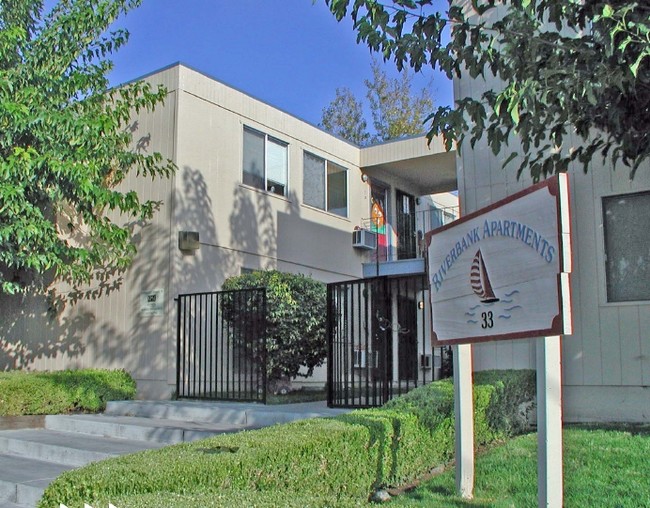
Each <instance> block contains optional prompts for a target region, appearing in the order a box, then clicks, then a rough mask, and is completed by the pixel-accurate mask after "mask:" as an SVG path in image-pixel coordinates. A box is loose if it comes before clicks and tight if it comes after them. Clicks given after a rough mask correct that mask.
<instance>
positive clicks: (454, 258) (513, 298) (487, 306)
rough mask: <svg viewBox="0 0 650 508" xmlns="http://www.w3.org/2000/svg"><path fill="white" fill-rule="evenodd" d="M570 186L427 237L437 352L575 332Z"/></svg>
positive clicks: (538, 189) (534, 194)
mask: <svg viewBox="0 0 650 508" xmlns="http://www.w3.org/2000/svg"><path fill="white" fill-rule="evenodd" d="M568 212H569V208H568V180H567V176H566V175H565V174H561V175H558V176H556V177H553V178H551V179H549V180H546V181H545V182H542V183H540V184H537V185H535V186H533V187H530V188H528V189H526V190H524V191H522V192H520V193H518V194H515V195H513V196H510V197H509V198H507V199H504V200H502V201H499V202H498V203H494V204H493V205H491V206H489V207H487V208H484V209H482V210H479V211H477V212H475V213H472V214H470V215H467V216H465V217H463V218H461V219H459V220H458V221H455V222H453V223H451V224H449V225H447V226H443V227H442V228H440V229H437V230H435V231H432V232H430V233H428V234H427V242H428V250H427V254H428V259H427V269H428V278H429V283H430V285H431V291H430V294H431V309H432V316H433V317H432V328H433V334H432V337H433V342H434V344H435V345H442V344H460V343H471V342H479V341H485V340H497V339H514V338H523V337H536V336H548V335H561V334H568V333H571V316H570V305H569V303H570V302H569V281H568V273H569V272H570V271H571V249H570V238H569V222H570V221H569V213H568Z"/></svg>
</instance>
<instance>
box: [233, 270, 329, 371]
mask: <svg viewBox="0 0 650 508" xmlns="http://www.w3.org/2000/svg"><path fill="white" fill-rule="evenodd" d="M254 288H266V298H267V305H266V307H267V320H266V332H267V333H266V337H267V342H266V355H267V356H266V361H267V374H268V379H269V381H276V380H279V379H283V378H290V379H291V378H295V377H296V376H303V377H309V376H311V375H312V374H313V372H314V368H315V367H318V366H320V365H322V364H323V362H324V361H325V358H326V357H327V341H326V338H325V314H326V287H325V284H323V283H321V282H318V281H315V280H313V279H312V278H310V277H306V276H304V275H294V274H290V273H282V272H278V271H275V270H269V271H257V272H252V273H247V274H243V275H239V276H237V277H231V278H229V279H227V280H226V281H225V282H224V284H223V289H224V290H226V291H228V290H236V289H254ZM247 313H249V311H248V309H247V307H246V306H243V307H238V306H236V305H233V302H232V301H231V300H229V299H227V298H226V299H224V314H225V315H226V316H227V318H228V320H229V321H230V324H231V326H232V327H233V329H234V330H235V332H236V333H235V334H234V336H235V337H238V336H242V333H241V330H238V329H239V328H242V327H241V326H240V323H249V322H250V320H251V318H250V316H247ZM252 343H253V342H252V341H246V344H252ZM252 353H253V355H256V354H260V353H259V352H257V351H252ZM301 367H305V368H306V369H307V371H306V372H304V373H301V372H300V369H301Z"/></svg>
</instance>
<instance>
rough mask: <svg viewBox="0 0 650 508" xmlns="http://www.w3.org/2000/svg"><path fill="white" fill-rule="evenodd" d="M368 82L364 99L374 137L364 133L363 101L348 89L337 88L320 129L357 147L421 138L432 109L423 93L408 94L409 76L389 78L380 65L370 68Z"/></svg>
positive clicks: (425, 93) (365, 124)
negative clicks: (408, 138)
mask: <svg viewBox="0 0 650 508" xmlns="http://www.w3.org/2000/svg"><path fill="white" fill-rule="evenodd" d="M371 71H372V79H366V80H364V84H365V86H366V99H367V100H368V104H369V107H370V113H371V114H372V120H373V127H374V134H373V135H371V134H370V132H368V125H367V123H366V120H365V119H364V115H363V101H362V100H361V99H358V98H356V97H355V96H354V94H353V93H352V92H351V91H350V89H348V88H338V89H337V90H336V97H335V99H334V100H333V101H332V102H331V103H330V104H329V106H328V107H326V108H324V109H323V115H322V121H321V126H322V127H323V128H324V129H325V130H327V131H328V132H331V133H333V134H336V135H337V136H340V137H342V138H343V139H347V140H348V141H352V142H353V143H356V144H357V145H359V146H366V145H368V144H369V143H380V142H383V141H388V140H390V139H397V138H400V137H403V136H413V135H417V134H423V133H424V131H425V125H424V124H425V120H426V118H427V115H428V113H429V111H430V110H431V109H432V108H433V100H432V99H431V96H430V95H429V92H428V90H427V89H423V90H421V91H420V93H419V94H417V95H416V94H414V93H413V92H412V90H411V88H412V81H413V74H412V73H411V72H409V69H402V72H401V73H400V76H399V78H389V77H388V76H387V74H386V71H385V70H384V69H383V68H382V66H381V65H380V63H379V62H378V61H376V60H373V62H372V64H371Z"/></svg>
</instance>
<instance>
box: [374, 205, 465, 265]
mask: <svg viewBox="0 0 650 508" xmlns="http://www.w3.org/2000/svg"><path fill="white" fill-rule="evenodd" d="M458 215H459V214H458V207H446V208H432V209H430V210H418V211H416V212H412V213H398V214H396V217H395V220H393V221H392V222H391V221H387V222H386V224H385V225H384V226H383V227H377V225H375V224H373V221H372V219H366V220H364V224H363V227H364V228H366V229H368V230H369V231H373V232H376V233H377V248H376V249H375V250H372V251H368V253H367V254H366V255H365V260H364V262H363V276H364V277H377V276H396V275H412V274H421V273H424V272H425V266H424V253H425V249H426V246H425V245H424V235H425V234H426V233H427V232H428V231H431V230H433V229H437V228H439V227H440V226H443V225H445V224H448V223H449V222H452V221H454V220H456V219H457V218H458Z"/></svg>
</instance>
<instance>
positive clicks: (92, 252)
mask: <svg viewBox="0 0 650 508" xmlns="http://www.w3.org/2000/svg"><path fill="white" fill-rule="evenodd" d="M139 4H140V0H61V1H60V2H58V3H57V4H56V5H55V6H54V7H53V8H52V10H51V11H50V12H49V13H45V12H44V6H43V1H42V0H0V244H1V245H2V249H1V250H0V292H5V293H14V292H16V291H21V290H25V289H26V288H27V287H30V286H35V287H38V286H41V287H42V286H45V285H46V284H47V282H46V279H47V278H48V277H46V276H47V275H50V274H51V275H52V276H54V277H58V278H59V279H65V280H67V281H68V282H70V283H71V284H72V285H78V284H80V283H84V282H88V281H89V280H90V279H91V277H92V276H93V273H94V272H95V271H96V270H104V271H106V272H110V271H111V270H114V269H116V270H121V269H124V268H125V267H126V266H127V265H128V264H129V263H130V262H131V260H132V258H133V255H134V254H135V247H134V245H133V244H132V242H131V229H130V227H129V226H128V225H121V224H124V223H126V222H127V221H130V222H131V223H134V222H137V221H140V220H147V219H149V218H150V217H151V216H152V214H153V213H154V210H155V209H156V206H157V203H154V202H151V201H144V202H141V201H140V199H139V198H138V196H137V194H136V193H135V192H132V191H122V190H120V189H119V188H118V186H119V184H120V183H121V182H123V181H124V179H125V177H126V175H127V174H128V173H129V172H130V171H134V172H136V173H137V174H138V175H143V176H150V177H152V178H153V177H157V176H161V175H162V176H166V175H169V174H170V173H171V172H172V171H173V169H174V168H173V164H172V163H171V162H169V161H163V159H162V157H161V156H160V154H153V155H151V154H143V153H140V152H139V151H137V149H135V148H134V147H133V143H132V139H131V138H132V135H131V131H130V130H129V129H128V128H127V127H128V125H129V121H130V119H131V117H132V114H133V113H134V112H138V111H139V110H141V109H143V108H144V109H153V108H154V106H155V105H156V104H159V103H160V102H161V101H163V100H164V98H165V95H166V92H165V90H164V89H163V88H158V89H157V90H153V89H152V88H151V87H150V86H149V85H147V84H145V83H143V82H137V83H132V84H129V85H125V86H122V87H120V88H116V89H109V86H108V79H107V74H108V72H109V71H110V70H111V67H112V64H111V62H110V60H109V56H110V54H111V53H112V52H113V51H115V50H117V49H118V48H119V47H120V46H122V45H123V44H125V43H126V41H127V39H128V33H127V32H126V31H123V30H117V31H115V32H112V33H108V34H107V33H106V31H107V29H108V27H109V25H110V24H111V23H112V22H113V21H114V20H115V19H116V18H117V17H118V16H119V15H121V14H123V13H125V12H127V11H128V10H130V9H132V8H135V7H136V6H138V5H139Z"/></svg>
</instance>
